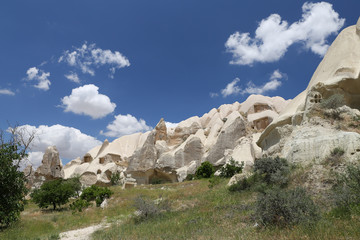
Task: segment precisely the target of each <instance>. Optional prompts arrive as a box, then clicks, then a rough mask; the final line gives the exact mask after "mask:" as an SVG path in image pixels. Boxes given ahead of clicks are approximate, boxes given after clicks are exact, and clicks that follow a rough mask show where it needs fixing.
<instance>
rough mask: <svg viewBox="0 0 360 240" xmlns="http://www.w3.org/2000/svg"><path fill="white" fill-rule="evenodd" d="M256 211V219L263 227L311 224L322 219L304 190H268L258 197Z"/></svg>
mask: <svg viewBox="0 0 360 240" xmlns="http://www.w3.org/2000/svg"><path fill="white" fill-rule="evenodd" d="M255 209H256V210H255V217H256V218H257V220H258V221H259V223H260V224H261V225H263V226H271V225H273V226H280V227H285V226H292V225H297V224H311V223H314V222H316V221H317V220H319V218H320V215H319V210H318V207H317V206H316V205H315V204H314V202H313V201H312V200H311V198H310V197H309V196H308V195H307V194H306V191H305V190H304V189H303V188H296V189H293V190H284V189H280V188H278V187H276V188H273V189H270V190H267V191H265V193H264V194H261V195H260V196H259V197H258V199H257V201H256V207H255Z"/></svg>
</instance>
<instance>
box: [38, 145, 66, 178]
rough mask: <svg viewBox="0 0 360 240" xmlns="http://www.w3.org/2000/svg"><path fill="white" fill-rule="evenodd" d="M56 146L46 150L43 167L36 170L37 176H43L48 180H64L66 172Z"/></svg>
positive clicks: (42, 162)
mask: <svg viewBox="0 0 360 240" xmlns="http://www.w3.org/2000/svg"><path fill="white" fill-rule="evenodd" d="M62 168H63V166H62V162H61V160H60V157H59V152H58V150H57V149H56V147H55V146H50V147H48V148H47V149H46V151H45V154H44V156H43V159H42V161H41V165H40V166H39V167H38V168H37V169H36V172H35V176H43V177H45V179H46V180H51V179H55V178H64V170H63V169H62Z"/></svg>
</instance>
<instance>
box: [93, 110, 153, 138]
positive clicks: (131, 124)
mask: <svg viewBox="0 0 360 240" xmlns="http://www.w3.org/2000/svg"><path fill="white" fill-rule="evenodd" d="M106 129H107V131H106V132H104V131H100V134H102V135H105V136H108V137H121V136H124V135H129V134H132V133H137V132H145V131H150V130H151V129H152V128H151V127H150V126H148V125H146V122H145V121H144V120H143V119H139V120H137V119H136V118H135V117H134V116H132V115H130V114H127V115H121V114H119V115H117V116H115V120H114V121H113V122H111V123H110V124H109V125H107V127H106Z"/></svg>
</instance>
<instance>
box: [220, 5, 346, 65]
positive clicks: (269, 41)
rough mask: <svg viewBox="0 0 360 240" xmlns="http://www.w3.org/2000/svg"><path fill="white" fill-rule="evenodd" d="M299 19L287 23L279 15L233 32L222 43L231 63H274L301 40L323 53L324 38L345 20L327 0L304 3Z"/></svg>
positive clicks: (315, 50)
mask: <svg viewBox="0 0 360 240" xmlns="http://www.w3.org/2000/svg"><path fill="white" fill-rule="evenodd" d="M302 11H303V14H302V18H301V19H300V20H299V21H297V22H294V23H293V24H291V25H289V24H288V22H287V21H285V20H282V19H281V16H280V15H278V14H272V15H270V16H269V17H268V18H266V19H263V20H262V21H261V22H260V24H259V26H258V28H257V29H256V31H255V37H254V38H251V37H250V33H240V32H235V33H234V34H232V35H230V37H229V39H228V40H227V42H226V43H225V47H226V49H227V51H228V52H230V53H232V55H233V59H232V61H231V62H230V63H231V64H237V65H252V64H253V63H254V62H275V61H278V60H279V59H280V58H281V57H283V56H284V54H285V53H286V51H287V49H288V48H289V47H290V46H291V45H293V44H294V43H303V44H304V46H305V48H306V49H310V50H311V51H312V52H314V53H315V54H318V55H320V56H323V55H324V54H325V53H326V51H327V49H328V47H329V45H328V44H327V42H326V38H327V37H328V36H330V35H331V34H334V33H337V32H338V31H339V30H340V29H341V27H342V26H343V25H344V22H345V19H343V18H339V14H338V13H337V12H335V11H334V9H333V8H332V5H331V4H330V3H327V2H319V3H308V2H306V3H304V5H303V6H302Z"/></svg>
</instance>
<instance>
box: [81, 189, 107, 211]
mask: <svg viewBox="0 0 360 240" xmlns="http://www.w3.org/2000/svg"><path fill="white" fill-rule="evenodd" d="M112 194H113V192H112V191H111V190H110V189H108V188H107V187H98V186H96V185H92V186H91V187H87V188H85V189H84V191H83V192H82V194H81V196H80V198H81V199H83V200H86V201H88V202H90V201H95V202H96V206H97V207H99V206H100V205H101V203H102V202H103V201H104V200H105V198H110V196H111V195H112Z"/></svg>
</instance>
